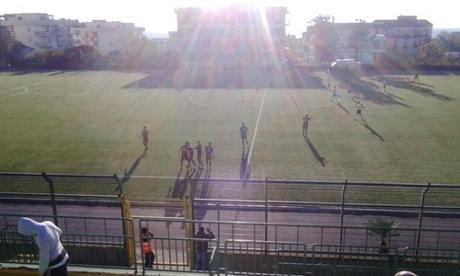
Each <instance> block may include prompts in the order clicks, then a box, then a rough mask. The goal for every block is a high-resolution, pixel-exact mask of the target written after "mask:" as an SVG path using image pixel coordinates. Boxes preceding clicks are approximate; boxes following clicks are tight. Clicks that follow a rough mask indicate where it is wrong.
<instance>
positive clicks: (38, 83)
mask: <svg viewBox="0 0 460 276" xmlns="http://www.w3.org/2000/svg"><path fill="white" fill-rule="evenodd" d="M51 81H52V80H46V81H41V82H36V83H32V84H29V85H23V86H18V87H14V88H8V89H5V90H0V94H4V93H8V92H10V91H14V90H19V89H24V88H32V87H35V86H39V85H42V84H45V83H48V82H51Z"/></svg>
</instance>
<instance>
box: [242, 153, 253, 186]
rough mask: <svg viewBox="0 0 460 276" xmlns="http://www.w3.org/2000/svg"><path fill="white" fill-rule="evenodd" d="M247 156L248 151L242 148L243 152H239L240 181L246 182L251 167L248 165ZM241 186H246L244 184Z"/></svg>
mask: <svg viewBox="0 0 460 276" xmlns="http://www.w3.org/2000/svg"><path fill="white" fill-rule="evenodd" d="M248 155H249V149H247V150H246V149H245V147H243V151H242V152H241V163H240V179H244V180H247V179H249V177H250V176H251V167H250V165H249V163H248ZM243 184H246V182H244V183H243Z"/></svg>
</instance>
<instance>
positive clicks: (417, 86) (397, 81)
mask: <svg viewBox="0 0 460 276" xmlns="http://www.w3.org/2000/svg"><path fill="white" fill-rule="evenodd" d="M385 80H386V82H387V84H388V85H389V86H393V87H396V88H401V89H406V90H411V91H413V92H415V93H418V94H420V95H423V96H427V97H434V98H436V99H438V100H440V101H452V100H453V98H451V97H449V96H445V95H441V94H438V93H436V92H435V91H434V90H433V89H431V88H432V87H433V86H430V85H428V84H425V83H418V82H412V81H410V80H408V79H407V78H400V77H388V76H387V77H385ZM422 86H426V87H422ZM427 87H431V88H427Z"/></svg>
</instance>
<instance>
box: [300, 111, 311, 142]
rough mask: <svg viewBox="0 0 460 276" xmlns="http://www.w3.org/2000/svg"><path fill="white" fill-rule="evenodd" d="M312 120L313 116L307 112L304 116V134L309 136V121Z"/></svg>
mask: <svg viewBox="0 0 460 276" xmlns="http://www.w3.org/2000/svg"><path fill="white" fill-rule="evenodd" d="M310 120H311V117H310V116H308V114H305V116H304V117H303V130H302V133H303V136H305V137H307V131H308V122H309V121H310Z"/></svg>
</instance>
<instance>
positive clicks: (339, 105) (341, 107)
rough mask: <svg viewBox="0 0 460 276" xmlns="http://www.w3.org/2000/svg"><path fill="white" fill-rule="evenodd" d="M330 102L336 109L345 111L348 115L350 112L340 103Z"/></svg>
mask: <svg viewBox="0 0 460 276" xmlns="http://www.w3.org/2000/svg"><path fill="white" fill-rule="evenodd" d="M331 102H332V103H334V104H335V105H337V106H338V107H340V109H342V110H343V111H345V112H346V113H347V114H350V111H349V110H348V109H347V108H346V107H345V106H343V105H342V103H341V102H334V101H331Z"/></svg>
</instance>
